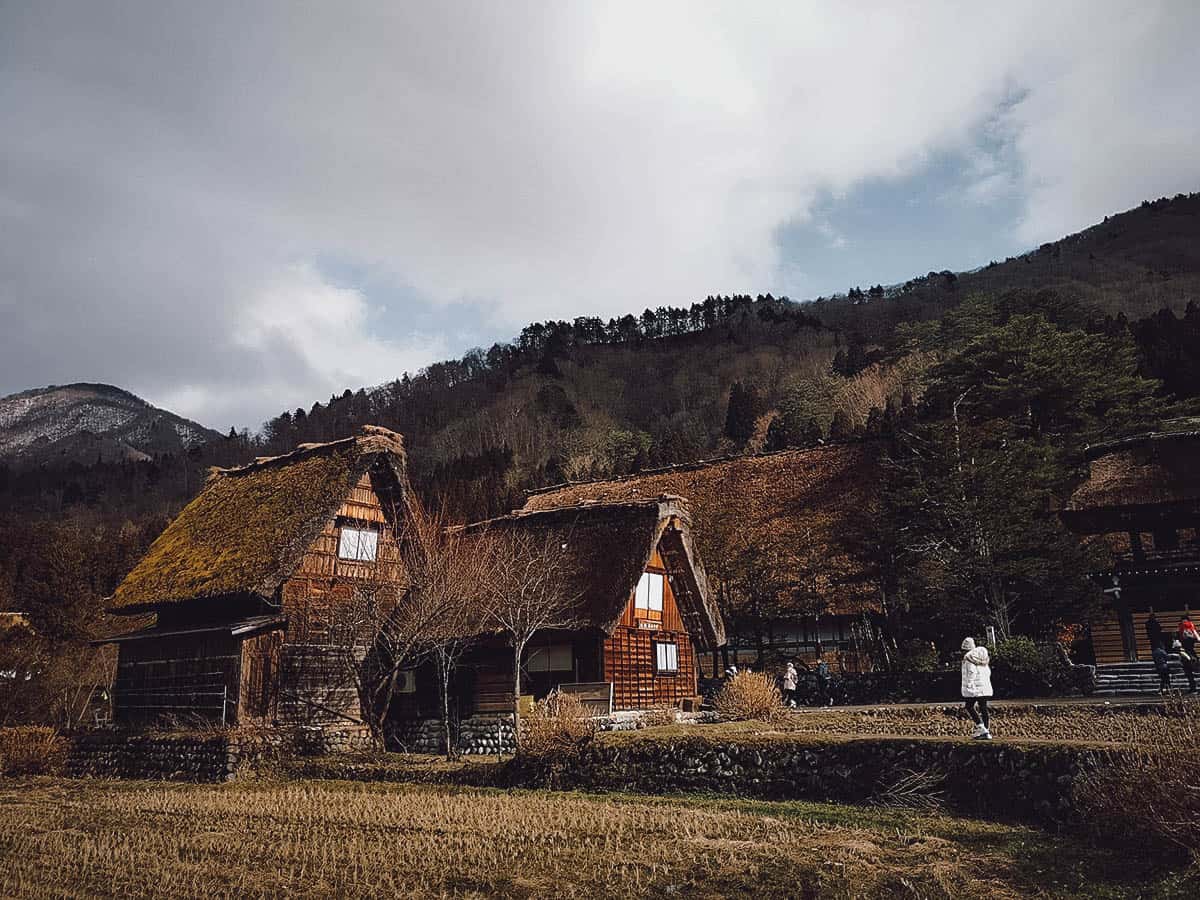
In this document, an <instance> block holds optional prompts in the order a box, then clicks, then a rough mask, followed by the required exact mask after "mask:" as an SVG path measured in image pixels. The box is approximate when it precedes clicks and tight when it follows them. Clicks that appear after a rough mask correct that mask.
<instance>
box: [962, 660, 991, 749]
mask: <svg viewBox="0 0 1200 900" xmlns="http://www.w3.org/2000/svg"><path fill="white" fill-rule="evenodd" d="M962 649H963V650H964V651H965V653H964V655H963V661H962V695H963V700H964V701H966V706H967V715H968V716H970V717H971V721H972V722H974V723H975V730H974V731H972V732H971V737H972V738H973V739H975V740H977V741H990V740H991V739H992V729H991V723H990V722H989V721H988V719H989V716H988V705H987V702H988V698H989V697H991V696H992V665H991V659H990V658H989V656H988V651H987V647H976V646H975V638H964V639H963V642H962Z"/></svg>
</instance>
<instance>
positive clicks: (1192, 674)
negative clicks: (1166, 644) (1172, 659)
mask: <svg viewBox="0 0 1200 900" xmlns="http://www.w3.org/2000/svg"><path fill="white" fill-rule="evenodd" d="M1195 646H1196V642H1195V641H1192V649H1195ZM1171 649H1172V650H1174V651H1175V652H1176V653H1177V654H1179V664H1180V665H1181V666H1183V677H1184V678H1186V679H1187V683H1188V693H1189V694H1194V693H1196V657H1195V656H1194V655H1192V654H1191V653H1189V652H1188V651H1187V648H1185V647H1184V646H1183V644H1182V643H1181V642H1180V641H1176V642H1175V643H1173V644H1172V645H1171Z"/></svg>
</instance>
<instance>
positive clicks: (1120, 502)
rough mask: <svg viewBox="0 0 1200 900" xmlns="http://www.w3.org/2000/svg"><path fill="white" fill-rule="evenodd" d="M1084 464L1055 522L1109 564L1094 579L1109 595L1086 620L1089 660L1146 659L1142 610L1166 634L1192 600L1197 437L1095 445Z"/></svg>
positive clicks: (1196, 586) (1197, 548)
mask: <svg viewBox="0 0 1200 900" xmlns="http://www.w3.org/2000/svg"><path fill="white" fill-rule="evenodd" d="M1088 459H1089V473H1088V478H1087V480H1086V481H1085V482H1084V483H1083V484H1082V485H1080V486H1079V488H1078V489H1077V490H1076V491H1075V493H1074V494H1073V495H1072V496H1071V498H1070V500H1069V502H1068V503H1067V505H1066V508H1065V509H1064V510H1063V512H1062V518H1063V521H1064V522H1065V523H1066V525H1067V526H1068V527H1069V528H1071V529H1072V530H1074V531H1076V532H1078V533H1080V534H1084V535H1091V536H1094V537H1095V539H1098V540H1101V541H1103V543H1104V545H1105V546H1106V548H1107V549H1108V551H1109V557H1110V565H1109V567H1108V568H1107V569H1105V570H1104V571H1102V572H1098V573H1097V574H1096V580H1097V582H1098V584H1099V586H1100V588H1102V589H1103V590H1104V592H1105V595H1106V596H1107V597H1108V598H1109V603H1108V604H1106V607H1107V609H1106V612H1105V614H1104V615H1103V616H1101V617H1100V618H1098V619H1097V620H1096V621H1093V622H1092V623H1091V633H1092V646H1093V649H1094V650H1095V654H1096V662H1097V663H1098V664H1100V665H1105V664H1112V663H1124V662H1135V661H1139V660H1149V659H1150V649H1151V648H1150V642H1149V639H1148V637H1147V634H1146V627H1145V625H1146V620H1147V619H1148V618H1149V616H1150V612H1151V611H1153V612H1154V613H1155V615H1156V617H1157V618H1158V620H1159V622H1160V624H1161V625H1162V628H1163V630H1164V632H1165V633H1168V634H1171V633H1173V632H1174V630H1175V628H1176V625H1177V624H1178V622H1179V620H1180V619H1181V618H1182V617H1183V616H1184V615H1186V614H1188V613H1189V612H1190V610H1191V604H1193V603H1195V602H1197V600H1198V599H1200V432H1198V431H1187V432H1179V433H1162V434H1160V433H1153V434H1145V435H1140V436H1137V437H1132V438H1127V439H1125V440H1120V441H1114V442H1111V443H1106V444H1101V445H1097V446H1095V447H1092V448H1090V450H1089V452H1088Z"/></svg>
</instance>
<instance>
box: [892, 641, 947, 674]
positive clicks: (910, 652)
mask: <svg viewBox="0 0 1200 900" xmlns="http://www.w3.org/2000/svg"><path fill="white" fill-rule="evenodd" d="M937 668H938V652H937V647H935V646H934V645H933V644H931V643H930V642H929V641H923V640H920V639H919V638H913V639H912V640H909V641H905V642H904V643H902V644H901V645H900V646H898V647H897V648H896V655H895V669H896V671H897V672H936V671H937Z"/></svg>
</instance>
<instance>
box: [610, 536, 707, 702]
mask: <svg viewBox="0 0 1200 900" xmlns="http://www.w3.org/2000/svg"><path fill="white" fill-rule="evenodd" d="M646 571H648V572H658V573H659V574H663V575H665V574H666V569H665V568H664V567H663V562H662V558H661V557H660V556H659V555H658V553H657V551H656V552H655V553H654V555H653V556H652V557H651V559H650V563H649V564H648V565H647V566H646ZM648 626H658V627H657V628H653V627H648ZM658 641H670V642H672V643H674V644H676V646H678V648H679V671H678V672H676V673H674V674H658V673H656V672H655V671H654V662H655V653H656V650H655V647H654V644H655V643H656V642H658ZM603 655H604V680H605V681H611V682H612V685H613V706H614V707H615V708H616V709H645V708H648V707H655V706H675V705H677V704H678V703H679V701H680V700H683V699H684V698H685V697H694V696H696V692H697V689H698V684H697V672H696V651H695V647H694V646H693V645H692V638H691V635H689V634H688V633H687V631H686V630H685V628H684V626H683V617H682V616H681V615H680V614H679V604H678V603H677V602H676V600H675V594H674V593H673V592H672V590H671V584H670V581H669V580H668V579H666V578H664V579H663V611H662V620H661V622H653V623H651V622H648V621H646V620H643V619H639V617H638V613H637V610H636V609H635V607H634V598H633V596H632V595H631V596H630V597H629V601H628V603H627V604H626V606H625V610H624V612H622V614H621V619H620V622H619V623H618V625H617V627H616V630H615V631H613V633H612V634H611V635H610V636H609V637H608V638H606V639H605V641H604V654H603Z"/></svg>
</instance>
